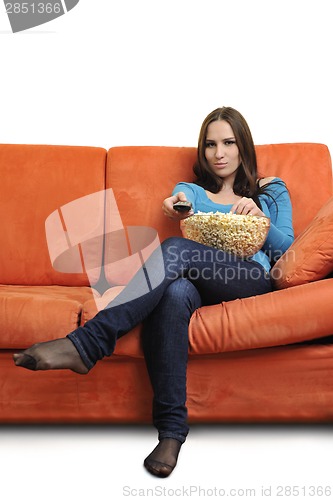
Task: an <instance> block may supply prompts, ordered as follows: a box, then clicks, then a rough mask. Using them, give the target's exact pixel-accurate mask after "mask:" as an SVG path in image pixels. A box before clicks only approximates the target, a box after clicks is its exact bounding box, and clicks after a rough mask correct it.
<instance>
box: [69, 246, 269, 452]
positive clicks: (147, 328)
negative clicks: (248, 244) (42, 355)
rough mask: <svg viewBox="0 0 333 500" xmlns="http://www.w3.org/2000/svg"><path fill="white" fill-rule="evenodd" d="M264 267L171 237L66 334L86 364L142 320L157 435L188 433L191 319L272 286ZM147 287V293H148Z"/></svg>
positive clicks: (177, 436)
mask: <svg viewBox="0 0 333 500" xmlns="http://www.w3.org/2000/svg"><path fill="white" fill-rule="evenodd" d="M271 289H272V288H271V281H270V278H269V275H268V274H267V273H266V271H265V269H264V268H263V267H262V266H261V265H260V264H258V263H257V262H255V261H252V260H246V259H238V258H236V257H234V256H233V255H230V254H228V253H225V252H223V251H221V250H217V249H214V248H210V247H207V246H205V245H201V244H200V243H196V242H194V241H191V240H188V239H185V238H178V237H174V238H169V239H167V240H166V241H164V242H163V243H162V245H161V248H159V249H158V250H155V252H154V253H153V254H152V255H151V256H150V257H149V259H148V260H147V262H146V264H145V265H144V266H143V267H142V268H141V270H140V271H139V272H138V273H137V274H136V275H135V276H134V278H133V279H132V280H131V281H130V282H129V284H128V285H127V286H126V287H125V289H124V290H123V291H122V292H121V293H120V294H119V295H118V296H117V297H116V298H115V299H114V300H113V301H112V302H111V303H110V304H109V305H108V306H107V307H106V308H105V309H104V310H102V311H100V312H99V313H98V314H97V315H96V316H95V317H94V318H93V319H91V320H90V321H87V322H86V323H85V325H84V326H82V327H79V328H78V329H77V330H75V331H74V332H72V333H70V334H69V335H68V338H69V339H70V340H71V341H72V342H73V344H74V345H75V347H76V349H77V350H78V352H79V354H80V356H81V358H82V360H83V362H84V363H85V365H86V366H87V368H89V369H90V368H92V367H93V366H94V365H95V363H96V362H97V361H98V360H100V359H102V358H103V357H104V356H110V355H111V354H112V352H113V351H114V348H115V345H116V341H117V339H118V338H120V337H122V336H123V335H124V334H126V333H127V332H129V331H130V330H131V329H132V328H134V327H135V326H136V325H137V324H139V323H141V322H143V324H144V328H143V347H144V354H145V360H146V364H147V369H148V373H149V377H150V380H151V384H152V388H153V392H154V400H153V422H154V425H155V426H156V428H157V430H158V432H159V439H163V438H165V437H172V438H175V439H178V440H179V441H180V442H184V441H185V439H186V436H187V434H188V425H187V409H186V367H187V358H188V324H189V321H190V318H191V315H192V314H193V312H194V311H195V310H196V309H197V308H198V307H200V306H201V305H212V304H218V303H219V302H222V301H228V300H234V299H236V298H243V297H249V296H252V295H260V294H263V293H267V292H270V291H271ZM142 291H144V293H143V292H142Z"/></svg>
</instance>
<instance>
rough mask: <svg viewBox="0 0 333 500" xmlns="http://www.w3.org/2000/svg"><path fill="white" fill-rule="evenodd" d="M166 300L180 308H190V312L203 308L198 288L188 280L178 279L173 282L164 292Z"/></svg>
mask: <svg viewBox="0 0 333 500" xmlns="http://www.w3.org/2000/svg"><path fill="white" fill-rule="evenodd" d="M164 299H165V300H167V301H168V302H169V304H172V305H173V307H174V308H175V309H176V308H178V307H181V308H184V307H188V308H189V309H190V310H193V311H194V310H195V309H198V307H200V306H201V297H200V294H199V292H198V290H197V289H196V287H195V286H194V285H193V283H191V282H190V281H189V280H187V279H186V278H178V279H177V280H175V281H173V282H172V283H171V284H170V285H169V286H168V288H167V289H166V290H165V292H164Z"/></svg>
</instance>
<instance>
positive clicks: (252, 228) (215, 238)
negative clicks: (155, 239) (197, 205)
mask: <svg viewBox="0 0 333 500" xmlns="http://www.w3.org/2000/svg"><path fill="white" fill-rule="evenodd" d="M180 228H181V231H182V234H183V236H184V238H188V239H190V240H193V241H197V242H198V243H202V244H204V245H207V246H210V247H214V248H218V249H220V250H224V251H225V252H229V253H232V254H234V255H237V256H238V257H250V256H252V255H254V254H255V253H256V252H258V251H259V250H260V249H261V248H262V246H263V244H264V243H265V240H266V238H267V235H268V231H269V228H270V219H269V218H268V217H258V216H256V215H239V214H231V213H227V214H224V213H221V212H216V213H214V214H213V213H208V214H201V213H199V214H194V215H191V216H190V217H187V218H186V219H183V220H182V221H181V222H180Z"/></svg>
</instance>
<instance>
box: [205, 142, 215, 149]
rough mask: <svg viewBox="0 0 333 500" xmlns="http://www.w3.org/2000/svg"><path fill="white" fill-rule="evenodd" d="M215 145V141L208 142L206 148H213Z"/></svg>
mask: <svg viewBox="0 0 333 500" xmlns="http://www.w3.org/2000/svg"><path fill="white" fill-rule="evenodd" d="M214 146H215V144H214V142H206V148H213V147H214Z"/></svg>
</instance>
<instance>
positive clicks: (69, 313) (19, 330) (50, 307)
mask: <svg viewBox="0 0 333 500" xmlns="http://www.w3.org/2000/svg"><path fill="white" fill-rule="evenodd" d="M92 296H93V295H92V289H91V288H89V287H82V288H81V287H62V286H41V287H37V286H32V287H29V286H12V285H10V286H9V285H2V286H0V332H1V335H0V348H1V349H23V348H26V347H29V346H30V345H32V344H35V343H36V342H42V341H46V340H52V339H56V338H59V337H64V336H65V335H67V334H68V333H70V332H71V331H73V330H74V329H75V328H77V327H78V326H79V322H80V316H81V312H82V304H83V303H84V302H86V301H88V300H89V299H90V298H91V297H92Z"/></svg>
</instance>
